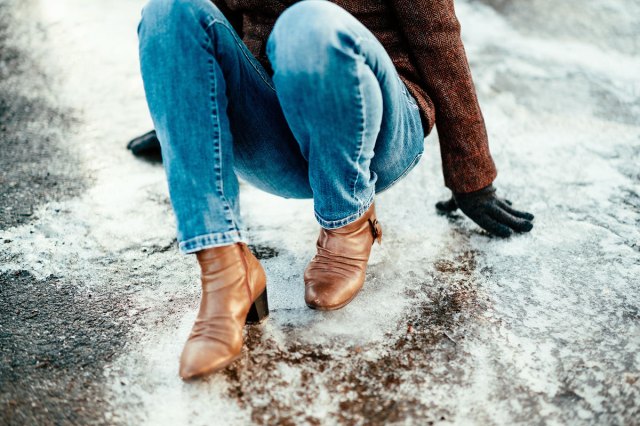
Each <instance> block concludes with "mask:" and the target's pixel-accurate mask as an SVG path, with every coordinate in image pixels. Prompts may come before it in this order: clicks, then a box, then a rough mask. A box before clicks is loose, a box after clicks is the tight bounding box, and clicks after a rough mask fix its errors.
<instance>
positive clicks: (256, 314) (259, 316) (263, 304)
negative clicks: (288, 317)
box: [246, 288, 269, 324]
mask: <svg viewBox="0 0 640 426" xmlns="http://www.w3.org/2000/svg"><path fill="white" fill-rule="evenodd" d="M268 316H269V303H268V301H267V289H266V288H265V289H264V291H263V292H262V294H261V295H260V296H258V298H257V299H256V300H255V301H254V302H253V304H252V305H251V308H250V309H249V313H248V314H247V320H246V323H247V324H260V323H261V322H262V321H264V320H266V319H267V317H268Z"/></svg>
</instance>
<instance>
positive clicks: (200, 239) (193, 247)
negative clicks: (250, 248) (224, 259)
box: [178, 230, 247, 254]
mask: <svg viewBox="0 0 640 426" xmlns="http://www.w3.org/2000/svg"><path fill="white" fill-rule="evenodd" d="M235 243H247V240H246V238H245V236H244V233H243V232H242V231H238V230H233V231H227V232H213V233H210V234H204V235H198V236H197V237H193V238H189V239H188V240H184V241H180V244H179V245H178V248H179V249H180V251H181V252H182V253H184V254H190V253H195V252H197V251H200V250H204V249H206V248H212V247H221V246H228V245H231V244H235Z"/></svg>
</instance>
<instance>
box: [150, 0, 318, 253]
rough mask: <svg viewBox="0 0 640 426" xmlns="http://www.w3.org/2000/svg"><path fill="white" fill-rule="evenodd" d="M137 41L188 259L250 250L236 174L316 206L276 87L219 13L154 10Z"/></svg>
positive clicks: (209, 7)
mask: <svg viewBox="0 0 640 426" xmlns="http://www.w3.org/2000/svg"><path fill="white" fill-rule="evenodd" d="M138 33H139V39H140V65H141V71H142V77H143V80H144V87H145V93H146V96H147V103H148V105H149V110H150V112H151V116H152V119H153V122H154V126H155V128H156V131H157V134H158V139H159V140H160V143H161V146H162V153H163V162H164V166H165V171H166V174H167V180H168V185H169V193H170V197H171V203H172V206H173V209H174V212H175V215H176V220H177V229H178V241H179V246H180V249H181V251H183V252H185V253H190V252H195V251H198V250H201V249H203V248H207V247H215V246H221V245H227V244H232V243H234V242H238V241H246V240H245V235H244V234H243V228H242V221H241V216H240V205H239V187H238V179H237V177H236V173H235V172H237V173H238V174H239V175H240V176H242V177H245V178H246V179H247V180H249V181H250V182H251V183H253V184H255V185H256V186H258V187H260V188H262V189H264V190H267V191H270V192H274V193H277V194H279V195H282V196H287V197H310V196H311V189H310V187H309V184H308V177H307V164H306V161H305V160H304V158H303V157H302V155H301V154H300V149H299V146H298V145H297V142H296V141H295V138H294V136H293V134H292V133H291V131H290V129H289V127H288V125H287V123H286V120H285V118H284V115H283V114H282V111H281V108H280V105H279V102H278V99H277V96H276V94H275V89H274V88H273V84H272V82H271V78H270V77H269V76H268V75H267V73H266V71H265V70H264V69H263V68H262V66H261V65H260V64H259V62H258V61H257V60H256V59H255V58H254V57H253V56H252V55H251V53H250V52H249V51H248V49H247V48H246V46H245V45H244V44H243V43H242V41H241V40H240V39H239V37H238V35H237V34H236V33H235V31H234V30H233V28H232V27H231V25H230V23H229V22H228V21H227V19H226V18H225V17H224V15H223V14H222V13H221V12H220V10H218V9H217V8H216V7H215V6H214V5H213V4H212V3H211V2H210V1H208V0H151V1H150V2H149V3H148V4H147V5H146V6H145V8H144V9H143V14H142V20H141V22H140V25H139V28H138Z"/></svg>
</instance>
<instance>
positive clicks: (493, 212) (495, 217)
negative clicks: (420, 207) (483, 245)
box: [436, 185, 533, 237]
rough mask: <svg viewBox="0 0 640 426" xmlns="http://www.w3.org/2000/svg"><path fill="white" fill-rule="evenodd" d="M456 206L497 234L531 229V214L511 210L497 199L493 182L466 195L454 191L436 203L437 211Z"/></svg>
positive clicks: (490, 231)
mask: <svg viewBox="0 0 640 426" xmlns="http://www.w3.org/2000/svg"><path fill="white" fill-rule="evenodd" d="M458 207H460V210H462V212H463V213H464V214H465V215H467V216H468V217H469V218H470V219H471V220H473V221H474V222H475V223H477V224H478V225H480V226H481V227H482V228H484V229H485V230H486V231H487V232H489V233H491V234H493V235H497V236H499V237H508V236H510V235H511V234H512V233H513V231H515V232H529V231H531V228H533V223H531V221H532V220H533V215H532V214H531V213H527V212H521V211H519V210H516V209H514V208H513V207H511V201H509V200H504V199H500V198H498V197H497V196H496V190H495V188H494V187H493V185H489V186H487V187H485V188H482V189H480V190H478V191H475V192H470V193H467V194H456V193H454V194H453V195H452V196H451V199H449V200H448V201H440V202H438V203H437V204H436V208H437V209H438V211H439V212H440V213H444V214H448V213H451V212H453V211H455V210H456V209H457V208H458Z"/></svg>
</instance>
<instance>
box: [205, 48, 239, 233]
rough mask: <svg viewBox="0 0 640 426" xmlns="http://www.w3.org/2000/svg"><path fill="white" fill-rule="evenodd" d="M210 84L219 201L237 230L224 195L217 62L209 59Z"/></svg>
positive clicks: (215, 171)
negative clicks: (216, 74)
mask: <svg viewBox="0 0 640 426" xmlns="http://www.w3.org/2000/svg"><path fill="white" fill-rule="evenodd" d="M208 62H209V67H210V68H209V84H210V86H211V93H210V96H211V115H212V118H213V126H214V138H213V139H214V142H213V148H214V166H213V170H214V174H215V177H216V190H217V192H218V199H219V200H220V202H221V203H222V206H223V211H224V215H225V218H226V220H227V222H228V224H231V225H232V226H233V227H234V228H235V229H237V228H238V224H239V222H238V221H237V218H236V217H235V215H234V214H233V208H231V206H230V204H229V201H228V200H227V198H226V197H225V195H224V175H223V169H222V141H221V138H222V137H221V136H222V132H221V125H220V115H219V111H218V101H217V94H218V81H217V78H216V76H215V60H214V59H209V61H208Z"/></svg>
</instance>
